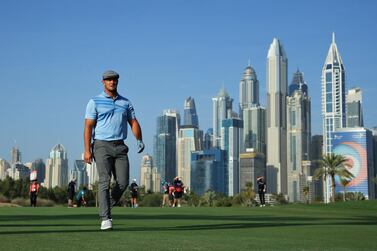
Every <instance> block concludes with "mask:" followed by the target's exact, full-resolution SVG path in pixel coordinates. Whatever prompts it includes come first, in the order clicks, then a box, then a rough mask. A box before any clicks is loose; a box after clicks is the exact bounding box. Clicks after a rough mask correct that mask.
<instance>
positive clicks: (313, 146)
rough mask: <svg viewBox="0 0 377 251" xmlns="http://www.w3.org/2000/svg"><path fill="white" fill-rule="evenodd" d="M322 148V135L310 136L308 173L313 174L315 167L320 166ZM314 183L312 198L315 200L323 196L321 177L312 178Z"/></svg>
mask: <svg viewBox="0 0 377 251" xmlns="http://www.w3.org/2000/svg"><path fill="white" fill-rule="evenodd" d="M322 149H323V136H322V135H314V136H312V138H311V142H310V154H309V157H310V161H311V167H310V169H311V170H310V175H311V176H313V175H314V172H315V170H316V169H317V168H319V167H320V164H319V160H321V159H322V157H323V156H322ZM313 183H314V196H313V197H314V199H315V200H322V198H323V181H322V179H319V180H316V179H313Z"/></svg>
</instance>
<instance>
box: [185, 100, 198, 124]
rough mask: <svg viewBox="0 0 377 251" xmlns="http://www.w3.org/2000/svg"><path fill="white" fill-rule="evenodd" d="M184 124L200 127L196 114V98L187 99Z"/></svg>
mask: <svg viewBox="0 0 377 251" xmlns="http://www.w3.org/2000/svg"><path fill="white" fill-rule="evenodd" d="M183 125H184V126H194V127H196V128H199V119H198V115H197V114H196V107H195V100H194V98H191V97H188V98H187V99H185V104H184V119H183Z"/></svg>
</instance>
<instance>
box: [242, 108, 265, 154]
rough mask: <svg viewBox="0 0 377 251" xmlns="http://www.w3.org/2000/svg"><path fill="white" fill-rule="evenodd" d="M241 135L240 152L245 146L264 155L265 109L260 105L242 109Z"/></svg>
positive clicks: (244, 149)
mask: <svg viewBox="0 0 377 251" xmlns="http://www.w3.org/2000/svg"><path fill="white" fill-rule="evenodd" d="M242 119H243V126H244V128H243V135H242V139H241V140H242V142H241V152H245V151H246V149H247V148H254V149H255V151H257V152H259V153H262V154H263V155H266V109H265V108H264V107H262V106H260V105H252V106H251V107H245V108H243V109H242Z"/></svg>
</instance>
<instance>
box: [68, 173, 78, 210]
mask: <svg viewBox="0 0 377 251" xmlns="http://www.w3.org/2000/svg"><path fill="white" fill-rule="evenodd" d="M67 193H68V196H67V197H68V207H73V197H74V196H75V193H76V178H73V179H72V180H71V182H69V184H68V190H67Z"/></svg>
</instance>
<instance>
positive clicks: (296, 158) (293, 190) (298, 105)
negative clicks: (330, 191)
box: [287, 71, 311, 202]
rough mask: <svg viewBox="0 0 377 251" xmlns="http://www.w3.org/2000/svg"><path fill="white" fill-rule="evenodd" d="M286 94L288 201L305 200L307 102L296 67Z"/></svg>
mask: <svg viewBox="0 0 377 251" xmlns="http://www.w3.org/2000/svg"><path fill="white" fill-rule="evenodd" d="M289 90H290V93H289V96H288V97H287V168H288V187H287V188H288V198H289V201H290V202H299V201H300V202H305V200H306V198H305V196H304V193H303V188H304V187H306V186H307V178H308V176H310V169H309V168H307V165H304V164H303V161H308V160H309V157H310V156H309V153H310V139H311V113H310V111H311V105H310V97H309V96H308V87H307V85H306V83H305V81H304V78H303V74H302V73H301V72H299V71H297V72H296V73H295V75H294V77H293V80H292V83H291V84H290V86H289Z"/></svg>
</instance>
